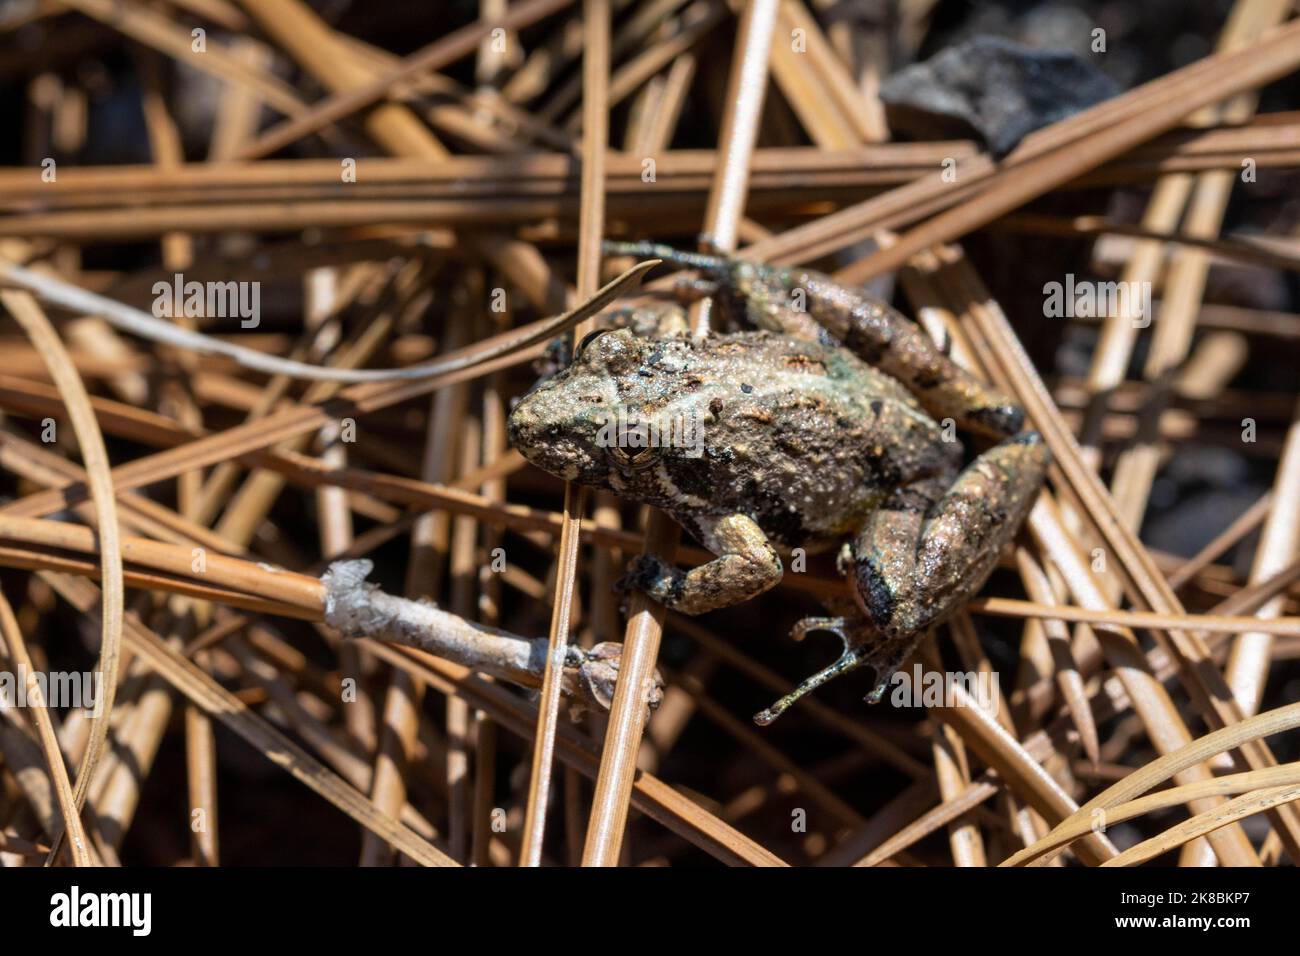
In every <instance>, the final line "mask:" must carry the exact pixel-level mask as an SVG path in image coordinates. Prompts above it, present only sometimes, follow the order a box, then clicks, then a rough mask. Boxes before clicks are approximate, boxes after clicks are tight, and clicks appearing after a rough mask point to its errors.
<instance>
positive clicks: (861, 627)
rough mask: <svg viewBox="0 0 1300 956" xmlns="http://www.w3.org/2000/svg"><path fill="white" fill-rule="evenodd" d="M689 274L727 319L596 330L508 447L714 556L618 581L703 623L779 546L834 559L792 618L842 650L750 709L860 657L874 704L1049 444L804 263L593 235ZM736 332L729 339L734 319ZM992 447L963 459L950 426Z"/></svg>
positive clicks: (688, 286)
mask: <svg viewBox="0 0 1300 956" xmlns="http://www.w3.org/2000/svg"><path fill="white" fill-rule="evenodd" d="M606 252H607V254H618V255H623V254H631V255H641V256H653V257H657V258H660V259H662V260H665V261H667V262H672V263H676V264H679V265H682V266H686V267H689V268H692V269H694V270H695V271H696V277H695V278H693V279H687V280H684V281H679V283H678V284H677V286H676V290H675V294H676V295H677V296H678V297H679V298H680V299H683V300H687V299H690V298H692V297H695V298H698V297H702V296H708V297H711V298H712V299H713V301H714V302H715V303H716V307H717V310H718V312H719V319H720V320H721V322H720V323H719V324H720V325H721V326H723V327H724V328H726V329H728V330H727V331H721V332H716V333H712V334H706V335H703V336H693V335H690V334H681V333H678V334H672V335H666V336H651V337H646V336H643V335H637V334H635V333H634V331H633V330H632V329H630V328H626V327H623V328H604V329H597V330H596V331H594V332H592V333H591V334H589V335H587V336H586V337H585V338H584V339H583V340H582V341H581V342H580V344H579V345H578V346H577V347H576V348H575V350H574V356H573V360H572V362H571V364H569V365H568V366H567V367H566V368H565V369H563V370H561V371H559V372H557V373H555V374H554V375H551V376H550V377H548V378H545V379H543V380H542V381H540V382H538V383H537V384H536V385H535V386H534V387H533V389H532V390H531V391H530V392H528V393H527V394H526V395H524V396H523V397H522V398H521V399H520V400H519V401H518V402H517V404H516V405H515V406H514V408H513V409H512V411H511V414H510V417H509V423H508V430H509V436H510V441H511V443H512V445H513V446H514V447H515V448H516V449H518V450H519V451H520V453H521V454H522V455H523V456H524V458H525V459H527V460H528V461H529V462H530V463H532V464H533V465H535V466H536V467H538V468H540V469H542V470H543V471H545V472H548V473H550V474H552V475H555V476H556V477H559V478H562V479H564V480H566V481H571V482H577V483H579V484H582V485H586V486H589V487H592V488H597V489H601V490H605V491H610V492H613V493H614V494H615V495H618V496H620V497H621V498H624V499H629V500H632V501H636V502H640V503H642V504H646V505H651V506H653V507H656V508H659V509H662V510H663V511H664V512H666V513H667V514H668V515H670V516H671V517H672V518H673V519H674V520H675V521H676V522H677V523H678V524H680V525H681V526H682V527H683V528H684V529H685V530H686V531H688V532H689V533H690V534H691V535H693V536H694V537H695V538H696V540H698V541H699V542H700V543H701V544H702V545H703V546H704V547H705V548H706V549H707V550H708V551H709V552H710V553H711V554H712V555H714V557H713V558H712V559H711V560H709V561H707V562H705V563H703V564H700V565H699V566H697V567H694V568H691V569H689V570H686V569H683V568H680V567H678V566H676V565H675V564H673V563H671V562H669V561H667V560H665V559H664V558H662V557H661V556H659V555H655V554H643V555H641V556H639V557H637V558H635V559H634V560H633V561H632V563H631V564H630V566H629V569H628V572H627V574H626V575H625V576H624V578H623V579H622V581H621V582H620V587H622V588H624V589H631V590H640V591H643V592H644V593H646V594H647V595H648V596H649V597H651V598H652V599H654V600H655V601H657V602H659V603H661V604H663V605H664V606H665V607H667V608H669V609H671V610H674V611H677V612H681V613H684V614H687V615H699V614H704V613H707V612H709V611H714V610H718V609H722V608H727V607H731V606H734V605H736V604H739V603H740V602H743V601H746V600H749V599H752V598H754V597H756V596H758V595H759V594H762V593H764V592H765V591H768V590H769V589H771V588H773V587H775V586H776V585H777V584H778V583H780V581H781V579H782V577H783V575H784V573H785V571H784V563H783V557H788V556H789V555H790V554H792V553H793V551H794V549H796V548H799V549H803V553H805V554H814V553H817V552H819V551H831V552H836V549H838V552H837V555H838V557H837V562H836V564H837V567H838V568H839V570H840V573H841V574H842V575H843V577H844V578H845V583H846V594H845V595H844V597H843V598H840V599H832V600H830V601H828V602H827V605H828V607H827V609H828V611H829V612H831V613H830V614H828V615H827V616H821V617H811V618H805V619H804V620H802V621H800V622H799V623H798V624H796V625H795V628H794V631H793V636H794V637H796V638H799V639H801V638H802V637H803V636H804V635H806V634H808V633H812V632H814V631H824V632H829V633H832V634H835V635H836V636H838V637H839V638H840V641H841V643H842V646H843V651H842V653H841V654H840V656H839V657H838V658H837V659H836V660H835V661H834V662H833V663H831V664H830V665H829V666H827V667H825V668H823V669H822V670H820V671H818V672H817V673H815V674H813V675H812V676H810V677H808V678H807V679H805V680H803V681H802V682H801V683H799V685H798V686H796V687H795V688H794V689H793V690H792V691H791V692H790V693H789V694H787V695H785V696H784V697H782V698H781V699H780V700H779V701H777V702H775V703H774V704H773V705H771V706H770V707H768V708H767V709H765V710H763V711H761V712H760V713H759V714H757V715H756V716H755V718H754V720H755V722H756V723H758V724H759V725H761V726H766V725H768V724H771V723H772V722H773V721H775V720H776V719H777V718H778V717H779V716H780V715H781V714H782V713H784V712H785V711H786V710H787V709H788V708H789V707H790V706H791V705H792V704H794V703H795V702H796V701H797V700H799V699H800V698H801V697H803V696H805V695H806V694H808V693H811V692H812V691H814V690H815V689H816V688H818V687H820V686H822V685H823V684H825V683H826V682H828V681H830V680H832V679H834V678H836V677H839V676H841V675H843V674H847V673H849V672H851V671H853V670H856V669H857V668H859V667H863V666H869V667H870V668H871V669H872V670H873V672H874V677H873V681H872V690H871V692H870V693H869V694H868V695H867V701H868V702H870V703H875V702H878V701H879V700H880V699H881V698H882V697H883V696H884V694H885V692H886V689H887V687H888V684H889V681H890V680H891V678H892V677H893V675H894V673H895V672H896V671H897V670H898V668H899V667H901V666H902V665H903V664H904V663H906V662H907V660H908V658H910V657H911V655H912V654H913V652H914V651H915V650H916V648H917V646H918V644H919V643H920V641H921V640H922V639H923V638H924V637H925V636H926V634H928V633H929V632H930V629H931V628H933V627H934V626H936V625H938V624H941V623H942V622H944V621H945V620H947V619H948V618H949V617H950V616H951V615H952V614H953V613H954V612H955V611H957V610H958V609H959V608H960V607H962V606H963V605H964V603H965V602H966V601H968V600H969V599H970V598H971V597H973V596H974V595H975V594H976V593H977V592H978V591H979V590H980V589H981V588H982V587H983V586H984V584H985V583H986V581H987V579H988V578H989V576H990V574H991V573H992V571H993V569H994V567H995V566H996V564H997V561H998V558H999V556H1000V555H1001V553H1002V552H1003V551H1004V549H1005V548H1006V547H1007V546H1008V545H1009V544H1010V543H1011V541H1012V539H1013V538H1014V536H1015V535H1016V534H1017V532H1018V530H1019V528H1020V526H1021V524H1022V523H1023V522H1024V520H1025V517H1026V515H1027V513H1028V511H1029V509H1030V508H1031V507H1032V505H1033V503H1034V501H1035V500H1036V499H1037V497H1038V493H1039V491H1040V490H1041V488H1042V486H1043V482H1044V480H1045V476H1046V471H1047V468H1048V465H1049V462H1050V456H1049V454H1048V450H1047V447H1046V444H1045V443H1044V441H1043V438H1042V436H1041V435H1040V433H1039V432H1037V431H1036V430H1033V429H1032V428H1027V427H1026V415H1025V412H1024V410H1023V409H1022V408H1021V407H1020V406H1019V405H1018V404H1016V403H1015V402H1014V401H1013V400H1012V399H1010V398H1009V397H1007V396H1006V395H1004V394H1003V393H1001V392H1000V391H998V390H996V389H994V388H992V387H990V386H989V385H987V384H985V383H984V382H982V381H981V380H979V379H978V378H976V377H975V376H973V375H971V374H970V373H969V372H967V371H966V370H965V369H963V368H962V367H961V366H960V365H958V364H957V363H956V362H954V361H953V360H952V359H951V358H950V357H949V356H948V355H947V354H945V352H944V351H943V350H942V349H941V348H940V347H939V346H938V345H936V344H935V342H934V341H933V340H932V339H931V338H930V337H929V336H928V335H927V334H926V332H925V331H924V330H922V329H921V328H920V326H918V325H917V324H916V323H915V322H913V321H912V320H911V319H909V318H907V317H906V316H904V315H903V314H902V313H900V312H898V311H897V310H895V309H894V308H892V307H891V306H889V305H888V304H886V303H884V302H882V301H880V300H877V299H875V298H873V297H871V296H869V295H868V294H867V293H866V292H865V291H863V290H860V289H855V288H852V287H849V286H845V285H841V284H839V283H837V282H835V281H834V280H833V279H831V278H830V277H829V276H827V275H825V274H823V273H820V272H816V271H813V270H809V269H803V268H785V267H778V266H773V265H768V264H765V263H760V262H754V261H750V260H747V259H742V258H736V257H727V256H719V255H712V254H705V253H692V252H687V251H682V250H676V249H673V248H672V247H669V246H662V245H658V244H649V243H631V244H627V243H606ZM731 329H735V330H734V331H732V330H731ZM957 429H961V430H962V431H964V432H967V433H970V434H971V435H972V437H973V438H974V439H975V440H977V441H980V442H982V443H983V444H984V445H985V446H987V447H984V448H983V450H982V451H980V452H979V453H978V454H976V455H975V456H974V458H973V460H971V461H970V462H969V463H965V464H964V458H965V451H964V448H963V445H962V443H961V441H960V440H958V438H957V436H956V434H955V432H956V430H957Z"/></svg>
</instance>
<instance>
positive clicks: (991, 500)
mask: <svg viewBox="0 0 1300 956" xmlns="http://www.w3.org/2000/svg"><path fill="white" fill-rule="evenodd" d="M1046 469H1047V450H1046V448H1045V446H1044V445H1043V440H1042V438H1041V437H1040V436H1039V435H1038V434H1037V433H1036V432H1027V433H1026V434H1024V435H1021V436H1018V437H1017V438H1015V439H1012V440H1010V441H1007V442H1003V443H1002V444H1001V445H997V446H995V447H993V448H991V449H989V450H988V451H986V452H985V453H984V454H982V455H980V456H979V457H978V458H976V459H975V460H974V461H973V462H971V464H970V465H969V466H968V467H967V468H966V469H965V470H964V471H963V472H962V473H961V474H960V475H959V476H958V477H957V480H956V481H955V482H953V483H952V485H951V487H949V488H948V489H947V491H946V493H944V494H943V496H942V498H940V499H939V500H938V501H937V502H936V503H934V504H933V505H931V506H930V507H929V508H928V514H926V513H925V512H923V511H921V510H919V509H918V508H917V507H915V506H916V505H919V504H922V503H924V502H925V500H926V499H927V498H931V499H932V498H933V496H934V484H933V482H932V481H931V482H928V483H921V484H920V485H913V486H909V488H907V489H901V491H900V492H899V494H902V493H906V492H908V491H911V492H912V493H913V498H912V500H911V502H910V504H911V505H912V507H910V508H903V509H896V510H894V511H883V510H882V512H881V513H880V514H879V515H875V516H873V518H872V520H871V521H869V522H868V524H867V526H866V527H865V528H864V529H863V532H862V534H861V535H860V536H859V538H858V541H857V543H856V546H855V549H854V556H855V567H854V573H855V578H856V581H855V583H856V585H857V596H858V599H859V601H860V602H861V604H862V608H863V610H864V611H865V612H866V614H867V617H868V618H869V619H870V621H871V623H873V624H874V625H875V626H876V627H877V628H879V629H880V631H881V633H882V634H884V635H885V636H886V637H889V638H894V639H907V638H911V637H912V636H913V635H915V634H916V633H917V632H919V631H922V630H924V629H925V628H926V627H928V626H930V625H931V624H934V623H936V622H938V621H940V620H942V619H943V618H944V617H945V616H947V615H948V614H949V613H950V612H951V611H952V610H954V609H955V608H956V607H957V606H959V605H960V604H961V602H963V601H965V600H966V599H967V598H969V597H970V596H971V595H972V594H974V593H975V592H976V591H978V590H979V589H980V588H981V587H983V585H984V582H985V580H987V579H988V576H989V574H990V573H991V572H992V570H993V567H994V565H995V564H996V562H997V558H998V555H999V554H1000V553H1001V551H1002V549H1003V548H1004V547H1005V546H1006V545H1007V543H1008V542H1009V541H1010V540H1011V538H1012V536H1013V535H1014V534H1015V533H1016V531H1017V529H1018V528H1019V526H1020V523H1021V521H1022V519H1023V518H1024V516H1025V514H1026V513H1027V512H1028V510H1029V508H1030V506H1032V505H1033V503H1034V500H1035V498H1037V496H1038V491H1039V489H1040V488H1041V487H1042V483H1043V476H1044V474H1045V472H1046ZM909 538H910V544H909V541H908V539H909ZM909 650H910V644H909Z"/></svg>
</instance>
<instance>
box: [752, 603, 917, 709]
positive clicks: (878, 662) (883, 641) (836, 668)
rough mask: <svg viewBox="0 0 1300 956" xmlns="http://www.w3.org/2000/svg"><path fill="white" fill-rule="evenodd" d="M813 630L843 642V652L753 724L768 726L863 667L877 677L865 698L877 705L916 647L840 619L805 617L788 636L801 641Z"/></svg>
mask: <svg viewBox="0 0 1300 956" xmlns="http://www.w3.org/2000/svg"><path fill="white" fill-rule="evenodd" d="M812 631H829V632H830V633H832V634H836V635H838V636H839V638H840V640H841V641H843V642H844V652H843V653H842V654H841V655H840V656H839V658H838V659H837V660H836V661H835V663H833V664H831V665H830V666H829V667H824V668H822V669H821V670H819V671H818V672H817V673H816V674H813V675H812V676H811V677H809V678H808V679H807V680H805V681H803V682H802V683H801V684H800V685H799V686H798V687H796V688H795V689H794V690H792V691H790V693H788V694H786V695H785V696H784V697H782V698H781V699H780V700H778V701H777V702H776V703H774V704H773V705H772V706H771V707H769V708H767V709H766V710H764V711H761V712H759V713H757V714H755V715H754V723H756V724H758V725H759V726H760V727H766V726H767V725H768V724H771V723H772V722H773V721H775V720H776V719H777V718H778V717H780V716H781V715H782V714H783V713H785V712H786V711H787V710H789V709H790V707H791V705H792V704H794V703H795V701H797V700H798V699H799V698H800V697H803V696H804V695H805V694H809V693H811V692H812V691H814V690H816V689H817V688H818V687H821V686H822V685H823V684H825V683H828V682H829V681H832V680H834V679H835V678H836V677H839V676H840V675H841V674H847V673H848V672H849V671H853V670H857V669H858V668H859V667H861V666H862V665H864V664H865V665H867V666H868V667H870V668H871V669H872V670H873V671H875V675H876V682H875V685H874V687H873V688H872V690H871V693H869V694H868V695H867V696H866V698H865V699H866V701H867V703H869V704H877V703H879V702H880V701H881V699H882V698H883V697H884V696H885V692H886V691H887V690H888V689H889V683H890V681H891V680H892V679H893V676H894V672H895V671H897V670H898V668H899V667H901V666H902V665H903V662H904V661H906V660H907V658H908V657H909V656H911V652H912V649H913V647H914V646H915V642H914V641H910V640H908V641H899V640H894V639H890V638H888V637H885V636H884V635H882V634H880V633H878V632H877V631H876V630H875V629H874V628H873V627H871V626H870V625H867V624H864V623H859V622H857V621H851V620H849V619H847V618H843V617H806V618H804V619H803V620H802V621H800V622H799V623H798V624H796V625H795V626H794V628H792V629H791V631H790V636H791V637H793V638H794V639H795V640H802V639H803V637H804V635H805V634H808V633H810V632H812Z"/></svg>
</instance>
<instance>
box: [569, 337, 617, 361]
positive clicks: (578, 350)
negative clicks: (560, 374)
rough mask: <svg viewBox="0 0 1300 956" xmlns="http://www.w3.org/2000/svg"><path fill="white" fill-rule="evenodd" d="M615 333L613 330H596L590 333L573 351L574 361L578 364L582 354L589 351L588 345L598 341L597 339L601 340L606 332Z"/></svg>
mask: <svg viewBox="0 0 1300 956" xmlns="http://www.w3.org/2000/svg"><path fill="white" fill-rule="evenodd" d="M613 331H614V330H613V329H594V330H592V331H591V332H588V333H587V334H586V335H584V336H583V337H582V341H580V342H579V343H578V347H577V348H576V349H574V350H573V360H574V361H575V362H576V361H578V360H579V359H581V358H582V353H583V352H585V351H586V350H587V346H588V345H590V344H591V343H592V342H594V341H596V339H598V338H600V337H601V336H602V335H604V334H605V333H606V332H613Z"/></svg>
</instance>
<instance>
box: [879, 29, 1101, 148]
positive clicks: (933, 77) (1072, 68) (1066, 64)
mask: <svg viewBox="0 0 1300 956" xmlns="http://www.w3.org/2000/svg"><path fill="white" fill-rule="evenodd" d="M1118 92H1119V87H1118V86H1117V85H1116V84H1115V83H1114V81H1112V80H1111V79H1110V78H1109V77H1107V76H1106V75H1105V74H1104V73H1102V72H1101V71H1100V70H1098V69H1097V68H1096V67H1094V66H1093V65H1092V64H1091V63H1089V62H1088V61H1086V60H1084V59H1081V58H1080V57H1078V56H1076V55H1074V54H1073V53H1061V52H1054V51H1050V50H1036V49H1033V48H1031V47H1026V46H1021V45H1020V44H1018V43H1013V42H1011V41H1010V40H1005V39H1003V38H1001V37H992V36H980V37H975V38H973V39H971V40H966V41H964V42H962V43H959V44H957V45H956V46H952V47H949V48H948V49H946V50H944V51H943V52H941V53H939V54H937V55H935V56H933V57H931V58H930V59H929V60H926V61H925V62H924V63H917V64H913V65H912V66H909V67H906V68H904V69H902V70H899V71H898V72H897V73H895V74H893V75H892V76H891V77H889V79H888V80H886V82H885V84H884V87H883V88H882V89H881V92H880V96H881V99H882V100H884V103H885V108H886V110H887V113H888V117H889V124H890V126H891V127H892V128H893V129H894V130H895V131H897V132H902V133H906V134H907V135H909V136H912V137H914V138H916V139H952V138H962V137H969V136H972V135H974V136H977V137H978V138H980V139H982V140H983V141H984V143H985V144H986V145H987V146H988V148H989V150H990V151H992V152H993V154H994V155H995V156H999V157H1001V156H1005V155H1006V154H1007V153H1009V152H1011V150H1012V149H1014V148H1015V147H1016V144H1017V143H1019V142H1020V141H1021V140H1022V139H1023V138H1024V137H1025V136H1027V135H1028V134H1029V133H1032V132H1033V131H1034V130H1036V129H1039V128H1041V127H1043V126H1048V125H1050V124H1052V123H1055V122H1057V121H1059V120H1062V119H1064V118H1065V117H1067V116H1070V115H1072V114H1074V113H1077V112H1079V111H1080V110H1084V109H1087V108H1088V107H1090V106H1094V105H1096V104H1097V103H1100V102H1102V101H1103V100H1106V99H1109V98H1110V97H1112V96H1114V95H1115V94H1116V93H1118Z"/></svg>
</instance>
